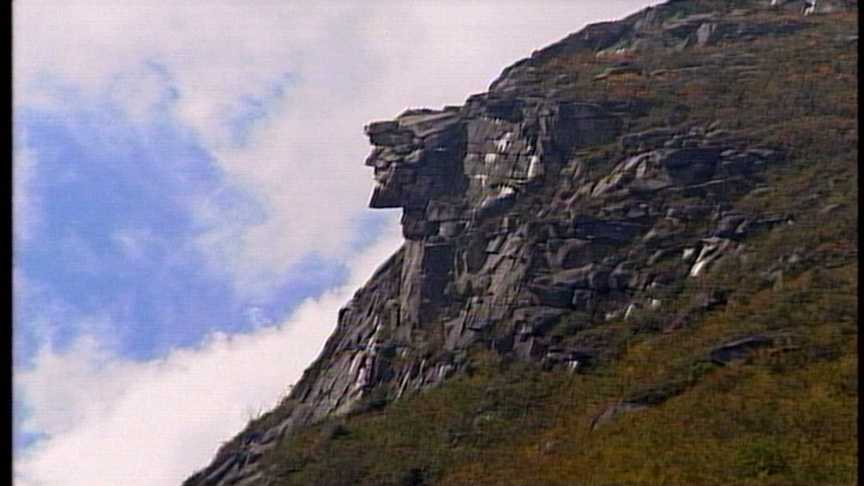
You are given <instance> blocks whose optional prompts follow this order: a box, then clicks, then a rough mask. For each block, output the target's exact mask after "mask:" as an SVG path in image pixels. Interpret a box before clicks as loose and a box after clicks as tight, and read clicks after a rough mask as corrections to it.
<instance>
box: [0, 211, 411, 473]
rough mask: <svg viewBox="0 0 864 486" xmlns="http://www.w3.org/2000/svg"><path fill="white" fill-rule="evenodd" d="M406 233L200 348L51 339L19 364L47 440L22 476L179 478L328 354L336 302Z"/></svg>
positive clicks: (30, 419) (25, 396) (31, 422)
mask: <svg viewBox="0 0 864 486" xmlns="http://www.w3.org/2000/svg"><path fill="white" fill-rule="evenodd" d="M400 242H401V238H400V235H399V234H398V231H397V230H396V229H395V228H394V230H393V231H390V232H389V233H388V234H387V235H384V237H383V238H382V240H381V241H380V242H379V243H377V244H376V245H374V246H373V247H371V248H370V249H368V250H366V251H364V252H363V253H362V254H361V255H358V256H357V258H356V260H355V262H354V265H353V266H352V269H351V277H350V278H349V279H348V282H346V284H345V285H344V286H342V287H340V288H338V289H334V290H332V291H330V292H328V293H326V294H324V295H323V296H321V297H319V298H317V299H310V300H307V301H306V302H304V303H303V304H302V305H301V306H300V307H299V308H298V309H297V311H296V312H294V314H293V315H292V316H291V317H290V318H289V319H288V320H287V321H285V322H283V323H281V324H280V325H278V326H274V327H267V328H263V329H260V330H257V331H255V332H253V333H249V334H237V335H225V334H221V333H217V334H213V335H211V336H210V337H209V338H208V339H207V340H206V341H205V342H204V343H202V344H201V345H200V346H198V347H197V348H194V349H178V350H175V351H173V352H171V353H170V354H168V355H167V356H165V357H164V358H161V359H156V360H152V361H143V362H140V361H130V360H127V359H125V358H123V357H121V356H117V355H115V354H113V353H112V352H111V350H110V349H111V346H110V345H109V346H105V345H103V343H100V342H98V341H96V340H94V339H92V338H88V337H82V338H80V339H78V340H77V341H76V343H75V344H74V345H73V346H71V347H69V348H67V349H64V350H61V351H57V350H54V349H51V348H50V347H46V348H44V349H43V350H42V351H41V352H40V353H38V355H37V356H36V357H35V359H34V360H33V365H32V367H30V368H27V369H24V370H18V371H16V373H15V374H14V376H13V378H14V384H15V390H16V392H17V395H16V397H17V398H18V399H20V400H23V401H24V402H25V403H26V404H27V407H28V409H29V415H28V416H27V417H25V418H23V419H22V420H21V425H22V426H23V428H24V430H25V431H27V432H42V433H46V434H48V436H49V437H48V438H47V439H44V440H41V441H39V442H37V443H36V444H35V445H34V446H32V447H30V448H29V449H27V450H26V451H24V452H23V453H21V454H19V455H18V456H17V457H16V458H15V461H14V467H15V481H16V484H17V485H19V486H53V485H61V484H62V485H64V486H75V485H82V486H83V485H87V486H91V485H94V484H106V485H107V484H111V485H116V486H137V485H142V486H143V485H146V486H153V485H162V484H165V485H168V484H179V482H180V481H182V480H183V479H184V478H185V477H187V476H189V475H190V474H191V473H192V472H193V471H194V470H195V469H197V468H200V467H203V466H204V465H205V464H206V463H207V462H208V461H209V459H210V458H211V456H212V454H213V453H215V450H216V448H217V447H218V445H219V444H220V443H221V441H224V440H228V439H230V438H231V437H232V436H233V435H234V434H236V433H237V432H238V431H239V430H240V429H241V428H242V427H243V425H245V423H246V421H247V420H248V419H249V414H250V413H252V412H253V411H258V410H267V409H269V408H271V407H272V406H273V405H274V404H275V403H277V402H278V400H279V399H280V398H281V397H282V396H283V395H284V393H285V392H286V391H287V388H286V387H287V386H288V385H289V384H291V383H294V382H295V381H296V380H297V379H298V378H299V376H300V374H301V372H302V371H303V369H304V368H305V367H306V366H308V365H309V363H311V361H312V359H314V358H315V356H316V355H317V354H318V352H320V349H321V346H322V345H323V343H324V340H325V339H326V337H327V336H329V335H330V333H331V332H332V331H333V329H334V327H335V323H336V315H337V309H338V308H339V307H340V306H342V305H344V304H345V303H346V302H347V301H348V299H349V298H350V297H351V295H352V294H353V293H354V291H355V290H356V289H357V287H358V286H359V285H361V284H362V283H363V282H364V281H365V280H366V279H367V278H369V276H370V275H371V274H372V272H373V271H374V269H375V268H376V267H377V265H379V264H380V263H382V262H383V261H384V260H385V258H386V257H387V256H389V255H390V254H391V253H392V252H393V251H394V250H395V249H396V248H397V247H398V245H399V243H400Z"/></svg>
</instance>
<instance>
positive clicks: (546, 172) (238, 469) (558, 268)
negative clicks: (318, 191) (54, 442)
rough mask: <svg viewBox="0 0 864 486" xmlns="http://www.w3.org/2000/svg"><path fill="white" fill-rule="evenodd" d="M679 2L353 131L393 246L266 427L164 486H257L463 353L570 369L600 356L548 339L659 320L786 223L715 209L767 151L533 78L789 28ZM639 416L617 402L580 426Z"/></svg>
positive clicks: (727, 201)
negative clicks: (305, 436) (311, 429)
mask: <svg viewBox="0 0 864 486" xmlns="http://www.w3.org/2000/svg"><path fill="white" fill-rule="evenodd" d="M682 3H687V2H671V1H670V2H669V3H667V4H664V5H662V6H658V7H655V8H649V9H646V10H644V11H642V12H640V13H638V14H636V15H633V16H630V17H628V18H626V19H624V20H623V21H620V22H607V23H601V24H595V25H591V26H589V27H587V28H585V29H584V30H583V31H581V32H579V33H577V34H573V35H572V36H569V37H567V38H565V39H564V40H562V41H560V42H558V43H556V44H554V45H552V46H550V47H547V48H546V49H543V50H541V51H537V52H535V53H534V54H533V55H532V56H531V57H530V58H529V59H525V60H522V61H520V62H518V63H516V64H514V65H513V66H511V67H509V68H507V69H506V70H504V72H503V73H502V75H501V76H500V77H499V78H498V79H497V80H496V81H495V82H493V83H492V85H491V86H490V89H489V91H488V92H486V93H482V94H478V95H474V96H471V97H470V98H468V100H467V101H466V103H465V104H464V105H463V106H458V107H446V108H444V109H442V110H429V109H421V110H409V111H406V112H404V113H402V114H400V115H399V116H397V117H396V118H395V119H393V120H386V121H376V122H373V123H370V124H369V125H367V126H366V127H365V132H366V135H367V136H368V138H369V141H370V142H371V144H372V145H373V147H374V148H373V149H372V151H371V154H370V155H369V157H368V158H367V159H366V162H365V163H366V165H367V166H369V167H370V168H371V169H372V172H373V178H374V182H375V187H374V189H373V191H372V195H371V199H370V203H369V204H370V206H371V207H373V208H401V209H402V220H401V224H402V232H403V235H404V237H405V242H404V245H403V246H402V248H401V249H400V250H399V251H398V252H397V253H396V254H395V255H393V256H392V257H391V258H390V259H389V260H388V261H386V262H385V263H384V264H383V265H382V266H381V267H380V268H379V269H378V271H377V272H376V273H375V274H374V275H373V276H372V278H371V279H370V280H369V282H368V283H367V284H366V285H365V286H364V287H363V288H361V289H359V290H358V291H357V293H356V294H355V295H354V297H353V298H352V299H351V301H350V302H349V303H348V304H347V305H346V306H345V307H344V308H343V309H342V310H341V311H340V312H339V316H338V325H337V329H336V331H335V332H334V334H333V335H332V336H331V337H330V339H329V340H328V341H327V343H326V345H325V347H324V349H323V351H322V352H321V355H320V357H319V358H318V359H317V360H316V361H315V363H313V364H312V366H311V367H310V368H309V369H308V370H306V372H305V373H304V374H303V377H302V378H301V379H300V381H299V382H298V383H297V384H296V386H295V387H294V388H293V390H292V393H291V395H290V397H288V398H289V399H288V400H286V402H285V404H284V405H283V406H281V408H280V409H279V410H278V413H276V412H274V414H273V415H272V416H273V417H275V418H278V420H275V419H274V420H273V421H272V423H269V424H268V425H267V427H264V428H263V430H259V429H256V428H254V427H250V428H249V429H247V430H246V431H244V432H243V433H241V435H240V436H238V437H237V438H236V439H235V440H234V441H232V442H231V443H229V444H228V445H226V446H225V447H223V449H222V450H220V452H219V453H218V454H217V457H216V459H215V460H214V462H213V463H212V464H211V465H210V466H209V467H208V468H206V469H204V470H203V471H201V472H199V473H198V474H196V475H195V476H193V477H192V478H190V479H189V480H187V481H186V483H184V484H186V485H187V486H193V485H217V484H226V485H227V484H236V485H243V484H266V482H264V481H265V478H266V477H267V471H266V470H264V469H263V468H261V467H259V466H258V465H257V464H258V463H257V458H259V457H260V455H261V454H262V451H264V450H266V449H267V448H269V447H272V445H273V444H275V443H276V442H278V439H279V438H282V437H284V436H285V435H286V434H290V432H291V431H292V430H294V429H295V428H296V427H299V426H303V425H308V424H312V423H315V422H317V421H319V420H321V419H322V418H324V417H328V416H332V415H341V414H348V413H351V412H356V411H361V410H363V409H364V408H366V407H369V406H370V403H372V402H373V401H375V402H381V401H384V402H386V401H389V400H395V399H398V398H400V397H402V396H405V395H406V394H411V393H416V392H418V391H420V390H424V389H427V388H429V387H433V386H435V385H437V384H439V383H441V382H442V381H444V380H446V379H447V378H448V377H450V376H452V375H453V374H455V373H458V372H460V370H462V369H464V368H465V367H466V365H467V364H468V362H469V359H470V352H471V351H472V350H473V349H475V348H477V347H481V348H484V349H490V350H493V351H494V352H497V353H499V354H500V355H503V356H509V357H513V358H515V359H522V360H530V361H536V362H538V363H542V364H543V365H544V366H546V367H561V368H564V369H568V370H571V371H572V372H574V373H578V372H581V371H582V370H585V369H590V368H591V366H593V365H594V363H596V362H597V361H598V360H601V359H603V357H604V353H605V349H604V347H603V343H602V341H600V342H598V341H595V340H592V339H589V338H586V337H584V336H583V335H581V334H580V333H579V332H575V333H570V334H569V335H565V334H562V333H560V332H556V329H558V328H559V327H560V326H562V325H565V324H566V325H569V326H571V327H573V328H576V329H590V328H592V327H596V326H601V325H603V323H605V322H607V321H611V320H616V319H638V318H640V316H646V315H650V314H651V313H655V312H659V311H662V310H663V308H664V300H666V299H668V298H670V296H671V293H673V292H674V291H675V290H674V289H675V283H676V282H680V281H682V280H685V279H699V278H702V277H703V276H704V275H705V274H706V273H709V272H711V271H712V269H713V268H715V267H717V266H718V265H721V264H722V263H723V262H724V261H732V260H734V259H736V258H739V257H741V256H742V255H744V253H745V252H746V248H747V243H746V242H747V238H749V237H750V236H752V235H753V234H754V233H757V232H760V231H764V230H767V229H770V228H771V227H772V226H773V225H776V224H785V223H786V222H788V221H789V220H790V218H791V215H775V214H757V213H745V212H741V211H740V210H732V204H731V202H732V201H734V200H736V199H737V198H740V197H741V196H742V195H744V194H747V193H748V192H750V191H751V190H753V189H755V188H756V187H757V186H758V185H759V184H760V174H761V173H762V171H764V169H765V168H767V167H769V166H771V165H772V164H779V163H781V162H782V160H783V159H784V154H783V153H782V151H780V150H778V149H777V148H773V147H758V146H754V145H753V143H752V142H750V141H748V140H747V139H746V138H744V137H742V136H741V135H740V134H738V133H736V132H735V131H734V130H732V129H731V127H725V126H724V125H723V123H722V122H713V123H708V124H685V123H668V124H666V125H665V126H653V127H651V128H648V129H645V128H643V129H639V130H633V129H631V128H630V127H633V126H635V125H637V123H636V122H637V121H638V119H639V118H640V117H643V116H644V115H645V114H646V113H647V112H649V111H650V106H645V105H644V104H640V103H639V102H638V101H634V100H632V99H614V98H612V97H604V98H603V99H592V98H583V97H580V96H579V95H578V92H577V90H576V89H575V83H576V82H577V80H578V76H575V75H574V77H566V76H565V77H558V78H556V79H554V80H550V79H549V78H548V76H547V75H546V74H544V71H543V70H542V69H541V68H542V66H543V63H544V62H548V61H549V60H550V59H555V58H560V57H562V56H568V55H571V54H574V53H580V52H581V53H585V52H587V53H590V54H591V55H592V56H597V57H601V58H602V57H604V56H608V55H615V54H621V53H623V52H629V53H633V52H640V51H642V50H645V49H661V48H662V49H685V48H691V47H697V48H698V47H700V46H707V45H711V44H715V43H719V42H727V41H731V40H736V39H738V40H740V39H742V38H752V37H758V36H763V35H766V36H767V35H771V36H774V35H783V34H785V33H788V32H791V31H793V30H794V29H798V28H801V25H800V24H798V23H795V22H789V23H787V24H783V25H782V26H781V27H780V28H778V27H777V26H776V25H771V26H769V25H767V24H766V25H764V26H761V27H760V25H761V24H758V23H754V22H744V21H743V20H739V19H738V17H736V16H735V15H725V16H721V15H719V14H717V13H712V12H701V13H689V14H686V15H684V14H682V13H681V11H679V10H678V6H679V5H680V4H682ZM700 5H702V4H701V3H700ZM637 72H640V71H639V70H638V69H636V68H633V67H632V66H630V67H628V68H627V69H623V68H621V69H618V71H617V72H616V71H607V72H605V77H609V76H614V75H618V74H628V73H631V74H632V73H637ZM603 77H604V76H601V78H600V79H603ZM598 147H600V148H602V151H601V152H599V153H600V155H598V150H597V149H598ZM700 299H701V300H699V302H697V303H696V304H695V305H694V308H693V310H692V311H693V312H703V311H705V310H707V309H711V308H713V307H716V306H720V305H723V304H724V303H725V300H724V297H723V295H722V292H717V291H715V292H713V293H710V294H707V295H705V296H702V297H701V298H700ZM574 319H575V320H576V322H574V321H573V320H574ZM565 320H567V321H568V322H564V321H565ZM758 346H761V341H759V338H750V340H749V341H746V342H745V341H742V342H736V343H729V344H727V345H725V347H719V348H717V349H716V350H715V351H714V352H712V356H711V360H714V361H717V362H726V361H729V360H733V359H737V358H736V357H737V356H738V355H739V354H741V353H744V352H745V351H744V350H745V348H746V349H748V350H749V349H751V348H755V347H758ZM651 403H652V402H651V400H650V399H648V398H645V397H642V398H638V399H637V398H633V399H632V400H626V401H624V402H622V403H618V404H616V405H614V406H612V407H611V408H610V409H609V410H607V411H605V412H604V413H603V414H602V415H601V416H600V417H598V420H597V421H596V423H595V424H594V426H595V427H596V426H598V424H602V423H605V422H608V421H609V420H611V418H612V417H613V416H614V415H616V414H619V413H623V412H628V411H633V410H636V409H640V408H644V407H645V406H648V405H650V404H651Z"/></svg>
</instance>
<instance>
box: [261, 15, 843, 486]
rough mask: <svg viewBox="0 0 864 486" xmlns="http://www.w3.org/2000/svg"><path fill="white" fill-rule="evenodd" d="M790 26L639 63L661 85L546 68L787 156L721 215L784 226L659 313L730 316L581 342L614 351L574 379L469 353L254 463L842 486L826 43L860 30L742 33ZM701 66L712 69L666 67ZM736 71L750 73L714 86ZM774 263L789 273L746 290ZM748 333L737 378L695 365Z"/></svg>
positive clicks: (575, 63)
mask: <svg viewBox="0 0 864 486" xmlns="http://www.w3.org/2000/svg"><path fill="white" fill-rule="evenodd" d="M743 3H746V2H727V4H728V5H729V6H730V7H735V6H736V5H737V4H743ZM787 20H794V21H795V22H799V23H803V24H804V26H803V28H802V29H801V30H799V31H797V32H795V33H792V34H787V35H784V36H776V37H771V36H768V37H763V38H758V39H756V40H753V41H746V42H740V43H737V44H735V45H719V46H712V47H706V48H693V49H688V50H685V51H682V52H669V53H664V54H653V55H651V57H647V58H643V57H640V58H638V60H639V62H642V63H644V64H646V65H648V64H650V66H651V70H652V71H661V73H660V74H656V75H653V76H649V75H645V76H626V77H620V78H615V79H609V78H607V79H606V80H603V81H600V82H598V81H594V80H593V76H594V75H596V74H598V73H600V72H602V70H603V69H604V67H608V65H611V62H612V61H608V60H602V59H600V60H598V59H595V58H594V57H592V56H589V55H579V56H574V57H573V58H568V59H555V60H553V61H552V62H550V63H549V64H548V65H547V66H545V67H544V68H545V69H547V70H549V71H550V72H574V71H575V72H579V73H581V74H584V75H583V76H581V77H580V96H583V97H585V98H591V97H602V96H613V97H620V96H622V95H628V96H631V95H632V96H636V97H639V98H642V99H643V100H644V101H646V102H648V103H650V104H651V105H652V107H653V108H652V111H651V114H649V116H648V117H646V118H645V119H644V120H642V121H641V122H640V123H642V124H644V125H645V126H652V125H653V126H656V125H662V124H663V123H665V120H666V117H668V116H669V115H670V114H671V113H673V112H675V110H676V107H680V106H686V107H687V110H686V113H685V116H686V118H687V119H688V121H694V122H695V121H698V122H710V121H713V120H721V121H722V122H723V124H724V126H725V127H727V128H731V129H737V130H740V131H741V133H742V134H744V135H745V136H746V137H747V138H748V139H750V140H753V141H755V142H756V143H758V144H761V145H768V146H773V147H776V148H778V149H781V150H782V151H784V152H785V153H786V154H787V157H786V160H784V161H783V162H780V163H778V165H777V166H775V167H770V168H768V169H767V171H766V172H765V175H764V176H765V180H766V183H767V189H765V190H762V191H756V192H754V193H751V194H749V195H746V196H745V197H743V198H742V199H740V200H738V201H737V202H736V206H737V207H738V208H741V209H746V210H751V211H757V210H758V211H759V212H761V213H772V214H781V215H792V216H793V221H794V223H793V224H788V223H783V224H781V225H779V226H777V227H775V228H773V229H771V230H765V231H763V232H762V233H761V234H757V235H756V236H754V237H752V238H749V239H747V240H746V242H745V243H746V245H747V255H748V257H747V259H746V261H744V262H739V263H735V264H733V263H727V264H725V265H723V266H718V267H715V268H714V269H712V271H711V272H710V273H708V274H707V275H706V276H704V277H702V278H699V279H691V280H688V281H687V282H686V283H685V284H684V288H683V291H682V292H681V293H680V297H679V301H670V302H668V304H667V303H666V302H664V306H665V307H666V308H667V309H679V308H682V307H683V306H684V305H685V303H686V302H685V300H686V298H687V296H688V295H692V294H694V293H697V292H699V291H704V290H708V289H724V290H726V291H728V303H727V305H725V306H724V307H722V308H720V309H716V310H712V311H710V312H707V313H705V314H703V315H701V316H697V317H695V318H693V319H691V320H689V321H688V322H687V323H686V324H685V325H683V326H681V327H679V328H677V329H675V330H671V331H670V330H668V329H667V330H665V331H664V326H665V325H666V324H668V323H666V322H663V318H665V317H666V315H665V314H664V315H661V317H660V318H655V320H658V322H657V324H658V325H657V326H646V325H644V324H645V321H644V320H643V321H641V322H634V321H633V320H631V321H613V322H609V323H607V324H604V325H603V326H602V327H601V328H597V329H592V330H590V331H588V332H602V333H607V334H612V335H614V336H615V339H613V340H610V345H611V346H615V347H616V349H615V351H616V356H615V359H612V360H608V361H605V362H602V363H600V364H599V365H598V366H597V367H595V368H592V369H590V370H589V371H587V372H585V373H579V374H570V373H567V372H564V371H542V370H540V369H539V368H538V367H535V366H533V365H528V364H524V363H515V362H509V363H508V362H502V361H500V360H499V359H498V358H495V357H494V356H493V355H491V354H489V353H485V352H479V351H478V353H477V355H476V356H475V357H474V360H473V363H474V365H473V369H472V370H471V372H469V373H466V374H464V375H460V376H457V377H455V378H454V379H452V380H450V381H448V382H446V383H445V384H444V385H442V386H440V387H438V388H436V389H432V390H428V391H426V392H424V393H421V394H419V395H415V396H412V397H408V398H405V399H402V400H399V401H397V402H395V403H392V404H390V405H388V406H387V407H384V408H382V409H377V410H373V411H369V412H365V413H362V414H358V415H354V416H351V417H346V418H341V419H333V420H331V421H328V422H325V423H323V424H319V425H317V426H315V427H312V428H308V429H305V430H302V431H299V432H297V433H296V434H294V435H293V436H291V437H290V438H287V439H286V440H284V441H283V442H282V443H281V444H280V445H279V446H278V447H277V448H276V449H275V450H274V451H272V452H270V453H268V454H267V455H266V456H265V458H264V459H262V460H263V461H265V462H266V463H268V464H271V465H273V466H274V467H275V470H276V471H277V476H278V482H277V483H276V484H279V485H293V484H298V485H300V484H302V485H342V484H344V485H348V484H351V485H354V484H375V485H406V486H407V485H415V486H416V485H425V484H441V485H514V486H515V485H586V486H587V485H597V486H601V485H607V486H612V485H687V486H692V485H715V484H716V485H719V484H734V485H742V486H744V485H847V484H848V485H851V484H856V482H857V433H856V424H857V402H858V389H857V383H858V372H857V369H858V366H857V365H858V356H857V339H858V331H857V322H858V304H857V286H858V273H857V260H858V255H857V248H858V237H857V217H858V213H857V211H858V200H857V199H858V193H857V178H858V172H857V156H858V154H857V139H858V133H857V116H858V113H857V53H856V49H855V46H854V45H851V44H849V42H848V41H843V40H838V39H841V38H842V37H843V36H844V35H848V34H850V33H857V14H855V13H850V14H834V15H825V16H812V17H807V18H802V17H800V16H799V15H792V14H785V13H780V12H766V13H762V14H759V15H753V16H749V17H746V18H745V19H744V21H747V22H776V23H780V22H784V21H787ZM712 55H722V56H724V57H723V59H724V61H722V62H721V63H720V64H715V65H710V66H708V67H706V68H705V69H704V70H700V69H689V70H687V69H683V70H682V69H681V67H682V66H701V65H705V64H706V60H707V59H710V58H711V57H712ZM745 61H746V65H747V66H752V69H751V68H747V69H745V70H741V69H727V68H728V67H729V66H732V65H739V66H740V65H743V64H744V63H745ZM604 63H605V64H604ZM791 255H796V257H795V258H797V259H798V260H799V262H798V263H797V264H794V265H787V267H786V270H785V271H784V272H783V273H780V274H775V275H774V276H772V277H770V278H768V277H766V276H765V275H763V274H764V273H765V272H764V271H765V270H766V269H769V268H770V267H772V265H776V264H778V263H781V262H782V261H788V259H789V258H790V256H791ZM784 259H785V260H784ZM572 317H573V318H572V319H569V320H568V318H567V317H566V316H565V318H564V319H563V320H562V322H561V323H560V324H559V328H556V329H554V330H553V332H556V333H560V334H562V335H567V334H572V333H573V332H575V330H576V328H577V327H578V322H580V321H581V320H582V319H579V318H578V316H575V315H574V316H572ZM646 319H647V317H646ZM636 321H639V320H636ZM568 326H569V327H568ZM753 334H770V335H772V336H780V337H782V339H779V340H778V342H777V343H775V345H773V346H770V347H767V348H765V349H760V350H758V351H756V352H755V353H753V354H752V355H750V356H749V357H748V358H747V359H746V360H744V361H742V362H736V363H729V364H727V365H725V366H724V365H719V364H715V363H712V362H710V360H707V359H706V357H707V356H708V353H709V352H710V350H711V349H712V348H714V347H716V346H718V345H720V344H723V343H725V342H728V341H729V340H731V339H735V338H737V337H742V336H747V335H753ZM652 394H653V395H652ZM648 395H652V396H655V397H656V399H655V400H654V401H653V403H655V404H654V405H652V406H648V407H646V408H643V409H641V410H637V411H631V412H628V413H621V414H618V415H617V416H615V417H614V418H613V419H612V420H610V421H609V422H608V423H605V424H603V425H602V426H599V427H597V428H596V430H592V423H593V421H594V420H595V418H596V417H598V416H599V415H600V414H601V413H603V412H604V410H607V409H608V408H609V407H610V406H611V405H614V404H615V403H618V402H621V401H624V400H628V399H632V397H636V396H642V397H645V396H648Z"/></svg>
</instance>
